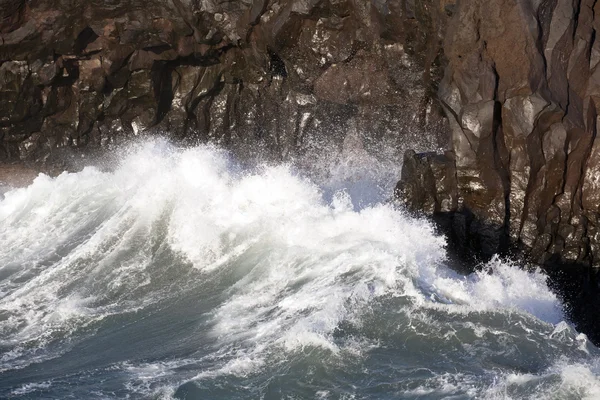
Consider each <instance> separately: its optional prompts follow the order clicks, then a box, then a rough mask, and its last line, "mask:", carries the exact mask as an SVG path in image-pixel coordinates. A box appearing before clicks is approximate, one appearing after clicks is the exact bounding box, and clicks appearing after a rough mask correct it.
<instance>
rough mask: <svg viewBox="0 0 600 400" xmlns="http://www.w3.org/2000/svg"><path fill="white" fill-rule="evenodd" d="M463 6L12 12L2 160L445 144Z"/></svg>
mask: <svg viewBox="0 0 600 400" xmlns="http://www.w3.org/2000/svg"><path fill="white" fill-rule="evenodd" d="M452 8H453V5H452V4H450V3H448V2H447V1H442V2H441V3H440V1H439V0H427V1H420V2H415V1H413V0H393V1H388V0H378V1H373V2H371V1H368V2H366V1H364V0H271V1H264V0H253V1H252V0H241V1H217V0H192V1H190V0H160V1H155V0H144V1H141V0H128V1H112V0H102V1H76V0H31V1H26V0H0V162H4V163H11V162H15V161H20V162H26V163H36V164H45V165H56V164H59V165H62V164H65V163H67V164H68V163H69V159H70V158H73V157H72V156H73V154H77V155H79V154H80V153H86V152H90V151H91V150H93V151H97V150H98V149H106V148H110V146H111V145H112V144H115V143H119V142H122V141H124V140H127V139H128V138H130V137H134V136H139V135H149V134H156V133H158V134H166V135H168V136H169V137H170V138H171V139H172V140H174V141H181V142H183V143H198V142H205V141H213V142H216V143H219V144H221V145H223V146H226V147H228V148H231V149H234V150H236V151H238V152H240V153H245V154H246V155H248V154H249V153H254V154H259V153H260V154H262V155H267V156H268V157H270V158H274V159H289V158H290V157H292V156H296V155H298V154H302V153H303V152H304V153H305V152H307V151H311V150H312V151H314V152H318V151H331V148H332V147H333V148H341V147H343V145H344V140H345V139H346V137H347V136H348V134H349V133H350V134H351V135H354V139H352V140H353V141H354V142H357V143H359V145H360V146H367V147H368V146H370V145H371V146H374V147H376V146H377V144H378V143H381V142H382V141H385V142H386V145H387V146H388V147H389V148H393V149H398V150H400V149H403V148H404V147H403V146H405V144H406V143H412V144H413V145H415V146H417V147H419V148H421V149H425V148H431V147H432V146H433V147H434V148H435V147H439V146H440V145H443V143H444V142H445V140H446V139H445V137H446V135H445V129H446V123H447V122H446V121H445V119H444V117H443V112H442V111H441V108H440V107H439V106H438V103H437V101H435V99H434V98H435V96H434V94H435V92H436V90H437V83H438V82H439V80H440V79H441V76H442V72H443V71H442V68H441V55H442V54H443V53H442V51H441V38H442V33H443V32H444V30H445V26H446V24H447V20H448V19H449V15H451V13H452ZM356 136H358V140H357V138H356ZM352 140H350V141H351V142H352ZM347 142H348V140H347ZM73 149H76V151H73ZM322 149H327V150H322ZM400 157H401V155H400Z"/></svg>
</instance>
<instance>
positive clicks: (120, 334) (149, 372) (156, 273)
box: [0, 139, 600, 399]
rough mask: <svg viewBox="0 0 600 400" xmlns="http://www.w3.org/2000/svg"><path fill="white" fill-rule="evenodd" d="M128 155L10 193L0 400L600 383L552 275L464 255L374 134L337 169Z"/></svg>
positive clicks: (402, 394) (449, 394) (434, 393)
mask: <svg viewBox="0 0 600 400" xmlns="http://www.w3.org/2000/svg"><path fill="white" fill-rule="evenodd" d="M349 140H350V139H349ZM123 151H124V153H125V154H124V156H123V160H122V162H121V163H120V165H119V166H117V167H116V168H115V169H114V171H110V172H106V171H101V170H99V169H97V168H94V167H88V168H85V169H84V170H83V171H81V172H79V173H63V174H62V175H60V176H58V177H56V178H50V177H48V176H45V175H40V176H39V177H38V178H37V179H36V180H35V181H34V182H33V184H32V185H30V186H29V187H27V188H22V189H14V190H10V191H8V192H6V193H4V195H3V196H4V198H3V199H2V200H0V398H15V399H34V398H69V397H70V398H85V399H109V398H130V399H147V398H155V399H163V398H164V399H171V398H177V399H204V398H218V399H247V398H264V399H280V398H289V399H397V398H410V399H414V398H423V399H442V398H444V399H447V398H452V399H482V398H483V399H507V398H512V399H583V398H585V399H595V398H599V397H600V381H599V380H598V376H599V373H600V352H599V351H598V349H597V348H596V347H594V346H593V345H592V344H591V343H590V342H589V341H588V340H587V338H586V337H585V335H582V334H579V333H577V332H576V331H575V330H574V329H573V328H572V327H571V326H570V324H569V323H568V322H566V321H564V319H565V317H564V315H563V312H562V305H561V303H560V301H559V300H558V299H557V298H556V296H555V295H554V294H553V293H552V292H551V291H550V290H549V289H548V287H547V285H546V278H545V276H544V275H543V274H542V273H541V272H539V271H533V272H527V271H524V270H521V269H519V268H517V266H513V265H511V264H510V263H509V262H505V261H502V260H499V259H494V260H492V261H491V262H490V263H489V264H488V265H486V266H485V267H484V268H483V269H482V270H481V271H480V272H477V273H474V274H472V275H469V276H462V275H459V274H457V273H455V272H454V271H452V270H451V269H449V268H447V267H446V265H445V263H444V262H445V256H446V253H445V239H444V238H443V237H440V236H436V234H435V233H434V230H433V227H432V226H431V225H430V224H429V223H428V222H427V221H424V220H419V219H414V218H412V217H410V216H408V215H406V214H405V213H404V212H403V211H402V210H401V209H398V208H397V207H396V206H394V205H393V204H391V203H388V202H387V201H386V200H387V199H388V198H389V197H390V194H391V189H392V187H393V184H394V183H395V180H394V179H396V180H397V177H398V176H399V170H398V169H394V167H393V166H392V165H393V164H392V163H386V162H385V160H383V161H382V160H378V159H376V158H369V157H371V156H369V155H368V154H367V153H366V152H364V149H362V148H361V147H360V145H359V144H355V143H354V144H353V143H351V142H349V143H345V151H344V152H343V154H342V155H341V156H340V158H338V159H336V160H335V162H332V163H331V164H330V165H328V166H326V167H324V170H325V172H326V173H323V171H316V172H314V171H313V172H312V173H306V172H302V171H298V170H297V169H296V168H294V167H292V166H290V165H274V166H256V167H253V168H246V167H244V168H242V167H241V166H240V165H239V164H237V163H236V161H235V160H234V159H233V158H232V157H231V156H230V155H229V154H227V153H226V152H225V151H223V150H220V149H218V148H214V147H209V146H201V147H197V148H190V149H178V148H175V147H173V146H171V145H169V144H168V143H167V142H164V141H153V142H146V143H143V144H138V145H135V146H133V147H131V148H129V149H127V150H123ZM369 165H370V166H371V167H368V166H369ZM0 198H1V197H0Z"/></svg>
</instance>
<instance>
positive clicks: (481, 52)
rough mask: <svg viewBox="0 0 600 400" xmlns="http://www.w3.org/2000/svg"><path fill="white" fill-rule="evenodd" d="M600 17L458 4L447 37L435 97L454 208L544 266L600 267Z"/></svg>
mask: <svg viewBox="0 0 600 400" xmlns="http://www.w3.org/2000/svg"><path fill="white" fill-rule="evenodd" d="M598 11H600V6H599V5H597V4H596V3H595V2H593V1H586V0H581V1H575V2H571V1H567V0H557V1H542V2H496V1H493V2H488V1H485V2H484V1H472V2H462V3H459V4H457V6H456V8H455V9H454V10H453V12H454V16H453V18H452V19H451V21H450V23H449V25H448V29H447V32H446V35H445V41H444V53H445V56H446V57H447V60H448V65H447V68H446V71H445V76H444V79H443V80H442V81H441V83H440V87H439V92H438V93H439V98H440V100H441V101H442V103H443V104H444V108H445V110H446V113H447V115H448V118H449V120H450V127H451V138H452V149H451V151H452V153H453V159H454V160H456V161H455V168H456V177H457V180H456V188H455V190H456V192H457V193H458V198H459V201H458V202H457V204H458V206H457V207H456V209H455V210H454V211H456V212H463V211H464V210H469V212H471V213H473V215H474V217H475V218H477V219H479V220H481V221H484V222H485V223H489V224H493V225H495V226H497V227H498V228H499V232H500V234H502V235H508V237H509V238H510V240H511V242H512V243H513V244H516V245H518V246H520V247H522V248H524V249H525V250H526V253H527V254H529V255H531V256H532V258H533V259H534V260H535V261H537V262H539V263H544V262H545V261H547V260H548V259H550V258H551V257H552V256H554V255H558V256H559V257H560V258H562V259H563V261H565V262H571V263H583V264H585V265H595V266H600V253H598V251H597V250H595V249H598V247H599V244H598V243H597V240H598V239H597V235H596V233H595V232H596V231H597V228H596V223H597V222H596V221H597V220H598V204H599V203H598V201H599V200H600V198H598V194H597V193H598V190H597V189H596V181H597V179H598V178H597V175H598V171H596V170H597V169H598V166H597V163H598V162H599V160H597V158H598V155H597V154H596V153H597V149H596V147H597V144H596V133H597V131H596V119H597V117H596V116H597V111H598V108H597V106H596V103H597V98H598V97H597V96H598V88H599V86H598V81H597V79H598V78H597V76H599V75H598V74H597V72H596V70H597V65H598V55H599V54H600V53H599V52H598V43H597V42H596V41H595V40H594V39H595V28H596V27H598V25H599V24H600V18H599V17H598V13H597V12H598ZM406 179H413V178H411V177H410V176H407V177H404V176H403V177H402V181H403V182H404V181H405V180H406ZM417 182H418V180H417ZM403 185H404V186H408V185H413V186H415V184H413V183H408V182H404V183H403ZM417 187H418V185H417ZM422 190H424V191H426V192H430V193H432V188H431V187H427V186H426V185H425V186H422ZM413 192H414V193H417V194H418V197H419V198H423V197H424V196H425V197H427V196H428V195H426V194H424V193H420V190H419V189H418V188H415V189H413ZM409 202H410V200H409ZM501 242H502V241H498V243H501ZM593 249H594V250H593ZM497 250H498V251H500V250H501V249H500V248H498V249H497Z"/></svg>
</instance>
